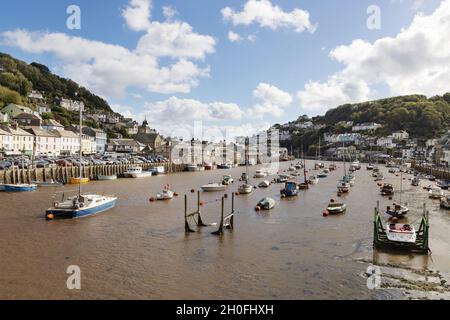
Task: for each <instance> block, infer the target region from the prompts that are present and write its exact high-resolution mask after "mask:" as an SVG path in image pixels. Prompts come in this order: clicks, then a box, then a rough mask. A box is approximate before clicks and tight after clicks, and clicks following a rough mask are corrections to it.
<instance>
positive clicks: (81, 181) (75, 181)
mask: <svg viewBox="0 0 450 320" xmlns="http://www.w3.org/2000/svg"><path fill="white" fill-rule="evenodd" d="M69 183H70V184H86V183H89V178H82V177H72V178H70V179H69Z"/></svg>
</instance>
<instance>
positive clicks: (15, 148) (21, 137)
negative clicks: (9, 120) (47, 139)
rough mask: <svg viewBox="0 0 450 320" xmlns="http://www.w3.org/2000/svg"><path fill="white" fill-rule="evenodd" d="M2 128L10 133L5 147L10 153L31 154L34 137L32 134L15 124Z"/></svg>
mask: <svg viewBox="0 0 450 320" xmlns="http://www.w3.org/2000/svg"><path fill="white" fill-rule="evenodd" d="M2 130H3V131H6V132H7V133H9V135H10V139H9V141H8V142H9V143H8V148H5V150H8V151H9V154H10V155H20V154H27V155H32V154H33V144H34V138H33V135H32V134H30V133H29V132H27V131H25V130H23V129H21V128H19V127H18V126H17V125H14V126H8V127H2Z"/></svg>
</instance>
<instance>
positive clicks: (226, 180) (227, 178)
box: [222, 174, 234, 186]
mask: <svg viewBox="0 0 450 320" xmlns="http://www.w3.org/2000/svg"><path fill="white" fill-rule="evenodd" d="M232 183H234V179H233V177H232V176H230V175H228V174H226V175H224V176H223V177H222V184H223V185H225V186H228V185H230V184H232Z"/></svg>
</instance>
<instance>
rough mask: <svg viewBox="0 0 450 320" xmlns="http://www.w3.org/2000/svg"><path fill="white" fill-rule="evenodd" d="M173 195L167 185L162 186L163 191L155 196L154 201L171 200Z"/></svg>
mask: <svg viewBox="0 0 450 320" xmlns="http://www.w3.org/2000/svg"><path fill="white" fill-rule="evenodd" d="M174 195H175V192H173V191H172V190H170V186H169V185H168V184H167V185H165V186H164V188H163V190H162V191H161V192H160V193H158V194H157V195H156V200H159V201H162V200H171V199H172V198H173V196H174Z"/></svg>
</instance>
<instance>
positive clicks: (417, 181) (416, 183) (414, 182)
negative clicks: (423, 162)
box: [411, 177, 420, 187]
mask: <svg viewBox="0 0 450 320" xmlns="http://www.w3.org/2000/svg"><path fill="white" fill-rule="evenodd" d="M411 185H412V186H413V187H418V186H419V185H420V178H419V177H414V178H413V179H412V180H411Z"/></svg>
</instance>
